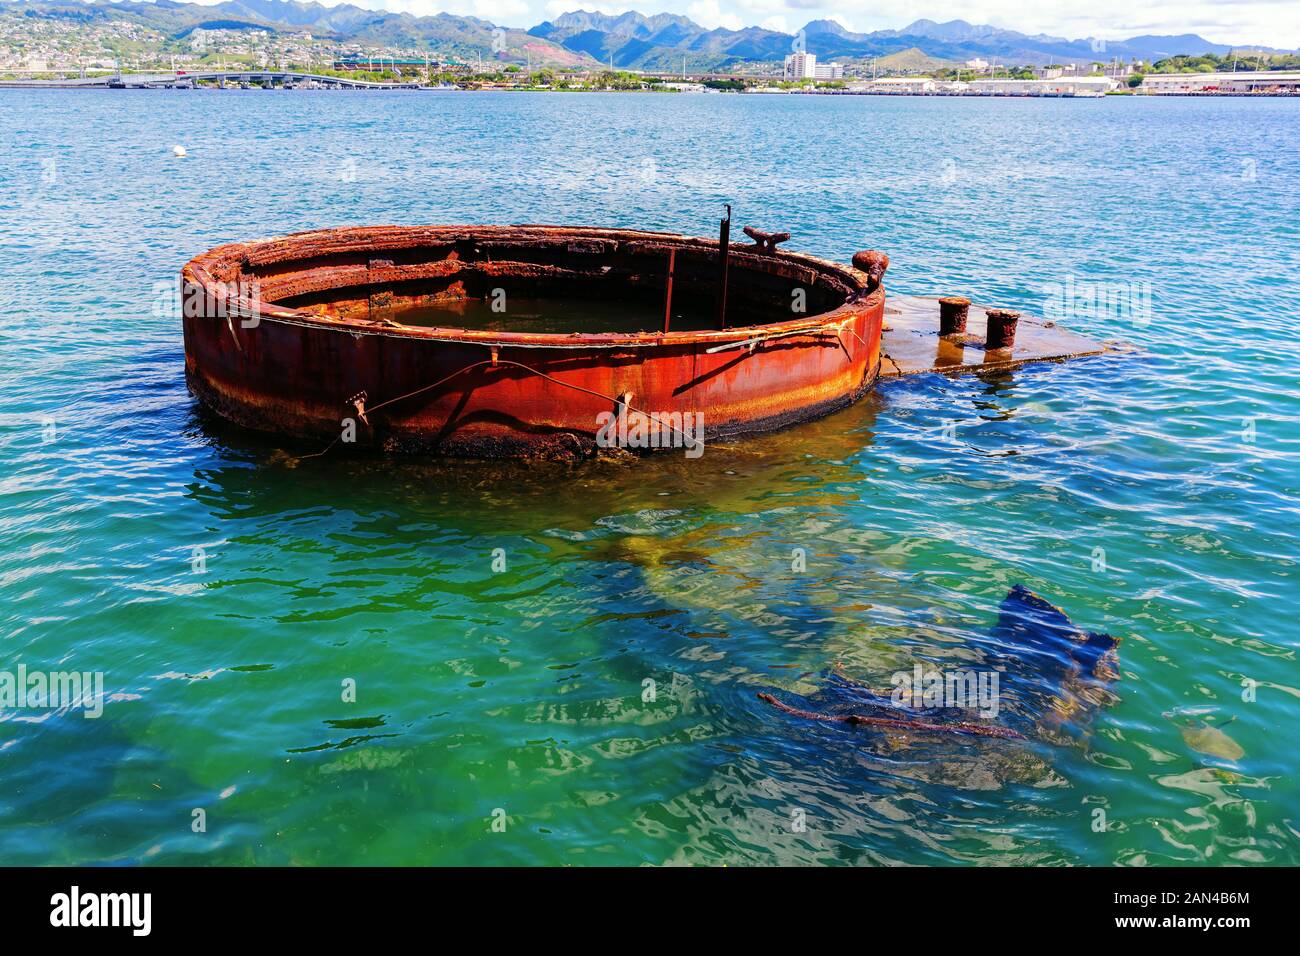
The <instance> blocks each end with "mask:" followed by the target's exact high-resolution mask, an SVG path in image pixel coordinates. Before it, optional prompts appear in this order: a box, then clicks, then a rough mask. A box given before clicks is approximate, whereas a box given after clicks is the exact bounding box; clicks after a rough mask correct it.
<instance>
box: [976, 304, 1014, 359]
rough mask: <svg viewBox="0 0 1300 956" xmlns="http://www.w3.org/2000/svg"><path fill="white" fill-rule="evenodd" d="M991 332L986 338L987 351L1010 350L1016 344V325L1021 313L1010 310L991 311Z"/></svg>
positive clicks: (989, 312) (989, 314)
mask: <svg viewBox="0 0 1300 956" xmlns="http://www.w3.org/2000/svg"><path fill="white" fill-rule="evenodd" d="M987 311H988V317H989V331H988V335H986V336H985V337H984V348H986V349H1009V348H1011V347H1012V346H1013V345H1015V344H1016V323H1017V322H1019V321H1020V313H1019V312H1012V311H1011V310H1010V309H989V310H987Z"/></svg>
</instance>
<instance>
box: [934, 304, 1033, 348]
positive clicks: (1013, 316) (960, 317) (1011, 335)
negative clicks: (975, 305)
mask: <svg viewBox="0 0 1300 956" xmlns="http://www.w3.org/2000/svg"><path fill="white" fill-rule="evenodd" d="M985 312H986V314H987V315H988V320H989V329H988V334H987V335H986V336H985V339H984V348H985V349H986V350H989V351H991V350H993V349H1009V348H1011V347H1012V346H1013V345H1015V344H1016V324H1017V323H1018V322H1019V320H1020V313H1019V312H1012V311H1011V310H1010V309H986V310H985ZM969 314H970V299H968V298H966V297H965V296H960V295H950V296H945V297H944V298H942V299H940V300H939V334H940V335H965V334H966V317H967V316H968V315H969Z"/></svg>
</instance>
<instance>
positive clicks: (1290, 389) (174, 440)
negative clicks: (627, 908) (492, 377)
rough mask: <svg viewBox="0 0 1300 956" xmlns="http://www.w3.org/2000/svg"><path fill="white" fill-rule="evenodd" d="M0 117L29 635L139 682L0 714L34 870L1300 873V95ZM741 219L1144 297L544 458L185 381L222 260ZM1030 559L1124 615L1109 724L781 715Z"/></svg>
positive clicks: (956, 636) (982, 293)
mask: <svg viewBox="0 0 1300 956" xmlns="http://www.w3.org/2000/svg"><path fill="white" fill-rule="evenodd" d="M0 108H2V111H3V114H4V115H5V117H6V120H7V121H6V123H5V124H4V131H3V133H0V137H2V145H3V148H0V335H2V341H3V346H2V349H3V350H2V353H0V362H2V364H0V382H2V384H3V395H4V406H3V408H0V670H5V671H14V670H15V669H16V668H17V667H18V666H19V665H20V664H21V665H26V667H27V668H28V669H29V670H46V671H52V670H74V669H75V670H78V671H102V672H103V674H104V682H105V684H104V689H105V692H106V694H107V695H108V700H107V701H106V703H105V706H104V712H103V715H102V716H101V717H99V718H98V719H86V718H84V717H83V716H82V714H81V713H80V712H79V711H76V710H73V711H67V712H50V711H41V710H33V709H31V708H28V709H24V710H15V709H12V708H11V709H9V710H5V711H3V712H0V782H2V783H3V786H0V862H4V863H11V864H12V863H114V864H137V863H194V864H199V863H224V864H254V863H258V864H326V863H344V864H378V863H403V864H417V863H434V864H452V863H470V864H498V863H510V864H531V863H541V864H643V863H652V864H661V863H688V864H690V863H703V864H720V863H729V864H733V865H734V864H744V863H798V864H804V863H807V864H814V863H858V864H871V863H876V864H900V863H901V864H989V863H996V864H1016V863H1052V864H1093V865H1110V864H1124V865H1161V864H1174V863H1196V864H1202V863H1203V864H1230V863H1236V864H1291V865H1295V864H1300V819H1297V808H1300V774H1298V773H1297V757H1296V751H1295V747H1294V745H1293V742H1292V740H1291V737H1290V734H1291V732H1292V728H1293V727H1294V726H1295V725H1296V722H1297V720H1298V719H1300V675H1298V674H1297V667H1296V649H1297V643H1298V641H1297V638H1298V637H1300V628H1298V627H1297V624H1296V620H1295V612H1294V602H1295V597H1296V582H1297V567H1296V561H1297V554H1298V553H1300V548H1298V547H1297V544H1298V539H1300V534H1298V531H1300V507H1297V499H1296V496H1297V492H1298V491H1300V475H1298V471H1300V469H1298V468H1297V462H1298V459H1300V399H1298V397H1297V377H1296V371H1295V369H1296V360H1297V358H1298V356H1297V346H1296V344H1295V341H1296V340H1295V333H1294V323H1295V317H1296V315H1297V314H1300V293H1298V292H1297V284H1296V276H1297V275H1298V274H1300V230H1298V229H1297V225H1296V218H1295V211H1296V209H1297V207H1298V206H1300V138H1297V136H1296V131H1297V129H1300V113H1297V109H1300V105H1298V104H1296V103H1292V102H1287V101H1281V100H1263V101H1243V100H1239V99H1233V100H1229V101H1219V100H1209V99H1175V100H1158V99H1139V98H1122V99H1117V98H1109V99H1106V100H1101V101H1086V102H1085V101H1066V100H1049V101H1019V100H995V101H988V100H966V99H934V100H929V99H916V98H900V99H893V98H877V97H851V98H850V97H845V98H830V97H825V98H823V97H741V96H664V95H635V94H628V95H585V94H583V95H579V94H575V95H546V94H539V95H533V94H500V95H497V94H465V95H457V94H392V95H373V94H371V95H367V94H340V93H307V92H295V93H265V92H245V93H239V92H204V91H177V92H138V93H119V92H102V93H88V92H67V91H3V92H0ZM173 144H181V145H184V146H185V147H186V149H187V151H188V157H187V158H184V159H178V158H176V157H174V156H173V155H172V152H171V147H172V145H173ZM723 202H731V203H733V204H734V206H735V210H736V217H737V227H739V225H745V224H753V225H755V226H758V227H759V228H766V229H788V230H789V231H791V232H792V233H793V234H794V239H793V240H791V242H790V243H789V245H790V247H791V248H796V249H800V250H804V251H809V252H813V253H817V254H820V255H824V256H827V257H830V258H836V259H839V260H841V261H847V260H848V258H849V256H851V255H852V253H853V252H855V251H857V250H859V249H863V248H878V249H883V250H885V251H887V252H888V253H889V255H890V256H891V259H892V265H891V268H890V272H889V275H888V276H887V285H888V286H889V288H890V289H892V290H894V291H898V292H912V293H958V292H959V293H965V294H967V295H970V296H971V297H972V298H974V299H975V300H976V301H981V302H991V303H1000V304H1006V305H1009V306H1012V307H1020V308H1024V309H1027V310H1030V311H1034V312H1042V311H1043V309H1044V308H1045V307H1046V305H1047V304H1048V303H1049V302H1050V300H1051V298H1052V294H1053V291H1054V288H1053V284H1055V287H1056V289H1060V288H1064V287H1066V285H1067V284H1069V283H1075V288H1076V289H1083V290H1087V289H1093V290H1094V291H1095V289H1096V286H1095V285H1093V284H1098V283H1103V284H1106V288H1107V289H1108V290H1111V289H1112V287H1113V288H1114V289H1118V290H1120V291H1121V292H1122V293H1124V294H1125V295H1126V296H1128V297H1129V299H1128V301H1136V300H1143V301H1145V299H1146V298H1147V297H1149V301H1150V304H1151V309H1150V314H1149V316H1148V315H1144V314H1142V312H1141V310H1138V312H1137V313H1136V314H1129V313H1128V312H1125V311H1124V310H1119V312H1118V313H1116V311H1115V310H1113V309H1102V310H1097V309H1091V308H1087V307H1084V308H1080V309H1075V310H1074V311H1073V312H1071V314H1069V315H1066V316H1065V317H1064V318H1063V319H1062V321H1063V322H1065V323H1066V324H1067V325H1069V326H1070V327H1071V328H1074V329H1076V330H1078V331H1081V332H1085V333H1089V334H1093V335H1096V336H1099V337H1105V338H1116V339H1122V340H1124V341H1126V342H1129V343H1132V344H1133V345H1134V346H1136V349H1135V350H1134V351H1133V352H1131V353H1128V354H1125V355H1122V356H1113V357H1106V358H1098V359H1092V360H1086V361H1079V362H1077V363H1071V364H1067V365H1060V366H1049V367H1042V368H1030V369H1025V370H1022V371H1017V372H1014V373H1008V374H1002V375H997V376H989V377H984V378H978V377H967V378H958V379H951V380H949V379H944V378H940V377H921V378H914V379H910V380H907V381H896V382H889V383H886V384H883V385H882V386H881V387H879V388H878V389H877V390H876V392H875V393H874V394H873V395H872V396H870V397H869V398H868V399H867V400H866V401H864V402H862V403H861V404H860V405H858V406H857V407H854V408H852V409H850V410H848V411H845V412H843V413H840V414H837V415H835V416H833V417H831V418H828V419H826V420H823V421H820V422H816V423H813V424H810V425H807V426H803V427H799V428H796V429H792V430H790V431H787V432H784V433H781V434H778V435H772V436H769V437H766V438H762V439H759V440H756V441H752V442H748V443H745V444H743V445H731V446H724V445H713V446H710V447H709V448H708V450H707V451H706V453H705V454H704V455H703V457H701V458H698V459H694V460H689V459H686V458H685V457H684V456H680V455H672V456H662V457H656V458H652V459H649V460H640V461H632V462H624V461H619V462H592V463H585V464H580V465H574V466H567V467H560V466H556V467H553V468H542V469H539V468H536V467H533V468H524V467H519V466H513V465H501V464H495V465H493V464H468V465H466V464H458V465H449V464H444V463H439V462H434V461H422V460H415V459H380V458H374V457H365V456H361V455H347V454H334V453H331V454H330V455H327V456H324V457H321V458H317V459H311V460H307V461H297V460H296V458H295V456H296V455H297V454H300V453H302V452H303V451H314V450H316V449H314V448H312V449H304V448H300V447H291V446H285V445H284V444H283V443H281V442H278V441H276V440H275V439H272V438H265V437H258V436H253V435H250V434H247V433H243V432H240V431H238V430H236V429H233V428H230V427H226V426H223V425H222V424H220V423H219V422H216V421H213V420H212V419H211V418H210V417H208V416H207V415H205V414H203V413H202V412H201V411H200V410H199V409H198V408H197V407H196V406H195V403H194V402H193V400H192V399H191V398H190V397H189V395H188V394H187V392H186V389H185V383H184V379H183V350H182V343H181V334H180V325H179V321H178V320H177V317H176V316H175V315H174V314H172V313H171V312H169V310H168V308H167V307H166V305H165V301H163V302H160V296H159V284H160V283H162V284H165V283H167V282H168V281H169V280H171V279H173V277H174V276H175V274H176V272H177V270H178V269H179V267H180V265H181V264H182V263H183V262H184V261H185V260H187V259H188V258H190V257H191V256H192V255H194V254H196V253H198V252H200V251H203V250H205V249H208V248H209V247H211V246H213V245H216V244H219V243H222V242H229V241H235V240H242V239H248V238H255V237H260V236H268V235H276V234H281V233H285V232H290V231H295V230H301V229H310V228H317V227H324V226H336V225H347V224H365V223H385V222H401V223H427V222H475V223H477V222H565V223H597V224H601V223H607V224H619V225H636V226H640V227H645V228H665V229H672V230H677V231H683V232H690V233H697V234H708V233H711V232H713V231H714V230H716V226H717V217H718V216H719V214H720V212H721V205H720V204H721V203H723ZM1107 297H1108V298H1112V299H1113V297H1111V296H1110V294H1109V292H1107ZM497 549H500V550H499V551H498V550H497ZM795 549H803V552H804V553H805V554H806V569H805V570H803V571H801V572H796V571H793V570H792V568H791V564H792V554H793V553H794V552H795ZM494 553H495V554H496V555H497V557H498V559H504V562H505V568H504V570H499V568H500V564H499V563H498V565H497V568H494V563H493V562H494ZM1016 583H1024V584H1026V585H1028V586H1029V587H1031V588H1033V589H1034V590H1035V591H1037V592H1039V593H1040V594H1042V595H1044V596H1045V597H1048V598H1049V599H1050V600H1052V601H1053V602H1055V603H1056V604H1059V605H1060V606H1061V607H1063V608H1064V609H1065V610H1066V611H1067V612H1068V613H1069V614H1070V615H1071V616H1072V617H1073V619H1074V620H1075V621H1076V622H1077V623H1078V624H1079V625H1080V626H1082V627H1086V628H1089V629H1092V630H1097V631H1107V632H1109V633H1111V634H1113V635H1115V636H1117V637H1120V638H1122V641H1123V643H1122V645H1121V648H1120V661H1121V665H1120V670H1121V680H1120V682H1119V683H1118V685H1117V687H1116V692H1117V695H1118V701H1117V702H1116V703H1115V704H1114V706H1112V707H1111V708H1109V709H1108V710H1106V711H1105V712H1103V713H1102V714H1100V715H1099V716H1098V718H1097V719H1096V720H1095V722H1094V725H1093V732H1092V734H1091V736H1090V738H1089V739H1088V740H1087V741H1086V742H1083V743H1080V744H1078V745H1076V746H1066V747H1044V746H1038V745H1034V746H1033V747H1030V748H1027V749H1026V750H1024V751H1017V752H1011V751H1009V750H1007V749H1006V748H1007V747H1008V746H1009V744H1008V743H1007V742H1004V741H992V742H990V741H985V740H980V741H977V742H974V743H972V742H970V741H964V742H956V743H954V742H952V741H943V742H941V743H935V742H931V743H929V744H927V746H926V747H925V749H924V750H923V751H918V750H917V749H916V748H912V749H908V748H903V749H902V750H900V751H898V752H892V751H891V750H890V748H889V745H888V742H887V741H882V740H881V739H880V735H875V736H873V735H871V734H868V733H865V732H841V731H840V730H839V729H834V728H831V729H828V728H826V727H822V726H810V725H807V724H806V723H801V722H799V721H797V720H794V719H792V718H790V717H788V716H787V715H784V714H782V713H779V712H777V711H775V710H773V709H772V708H770V707H768V706H767V705H765V704H763V703H761V702H760V701H758V700H757V699H756V697H755V694H756V692H757V691H761V690H769V689H775V690H777V691H785V692H795V693H802V694H807V693H809V692H811V691H812V690H814V689H815V687H816V684H817V677H816V676H815V675H816V673H817V672H819V671H821V670H823V669H825V668H827V667H828V666H830V665H831V664H832V663H833V662H836V661H839V662H842V664H843V666H844V668H845V670H846V671H847V672H848V673H850V674H852V675H853V676H854V677H856V678H858V679H860V680H863V681H867V682H869V683H872V684H873V685H880V686H885V687H888V684H889V675H890V674H892V673H893V672H895V671H898V670H900V669H910V668H911V667H912V665H913V664H914V663H916V662H930V663H935V664H939V665H953V666H961V665H963V664H965V665H969V664H971V663H972V662H977V661H978V657H977V656H976V654H977V652H976V651H975V648H976V647H977V646H978V644H977V642H978V640H979V638H980V637H981V636H983V635H986V634H987V633H988V630H989V627H990V625H991V624H992V622H993V620H994V617H995V615H996V609H997V605H998V603H999V602H1000V600H1001V599H1002V598H1003V596H1004V595H1005V594H1006V592H1007V590H1008V588H1010V587H1011V586H1012V585H1014V584H1016ZM809 675H813V676H809ZM648 680H649V681H654V682H655V684H654V686H655V688H656V693H655V695H654V699H653V700H646V699H645V698H646V696H648V695H647V694H646V688H647V686H648V685H647V684H646V681H648ZM349 681H351V682H355V698H356V699H355V701H350V700H345V699H344V698H345V693H344V688H345V682H349ZM349 686H350V685H349ZM1252 690H1253V692H1252ZM1243 698H1245V699H1243ZM1011 766H1014V767H1015V772H1002V770H1004V769H1005V768H1007V767H1011ZM999 768H1001V769H999ZM199 810H201V811H202V813H201V814H196V811H199ZM1098 810H1102V811H1104V824H1105V825H1104V828H1102V829H1103V832H1098V829H1099V828H1098V826H1097V821H1098V819H1099V815H1098V814H1097V812H1096V811H1098ZM795 811H800V812H801V813H802V815H803V816H802V819H803V820H805V821H806V828H805V829H803V830H800V829H799V828H798V827H797V826H792V823H793V821H794V820H795V819H796V816H797V814H796V813H795ZM200 819H201V820H203V821H204V822H205V824H206V829H203V830H202V832H196V826H197V824H196V820H200ZM499 820H504V821H505V827H504V832H498V831H499V830H500V827H496V828H494V827H493V823H494V821H499Z"/></svg>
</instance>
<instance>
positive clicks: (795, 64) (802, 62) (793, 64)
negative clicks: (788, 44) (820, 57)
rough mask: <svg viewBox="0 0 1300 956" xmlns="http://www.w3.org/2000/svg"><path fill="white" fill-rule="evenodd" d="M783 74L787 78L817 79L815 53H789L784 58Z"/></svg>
mask: <svg viewBox="0 0 1300 956" xmlns="http://www.w3.org/2000/svg"><path fill="white" fill-rule="evenodd" d="M784 75H785V78H786V79H787V80H815V79H817V54H815V53H791V54H790V55H789V56H787V57H786V58H785V74H784Z"/></svg>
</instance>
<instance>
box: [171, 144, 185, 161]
mask: <svg viewBox="0 0 1300 956" xmlns="http://www.w3.org/2000/svg"><path fill="white" fill-rule="evenodd" d="M172 155H173V156H175V157H177V158H178V159H184V158H185V157H186V156H187V155H189V154H188V153H186V152H185V147H184V146H179V145H177V146H173V147H172Z"/></svg>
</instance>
